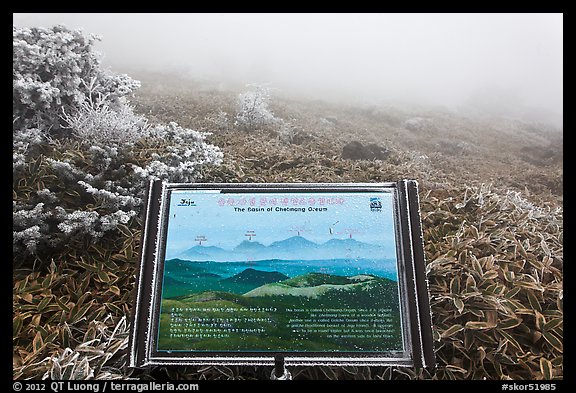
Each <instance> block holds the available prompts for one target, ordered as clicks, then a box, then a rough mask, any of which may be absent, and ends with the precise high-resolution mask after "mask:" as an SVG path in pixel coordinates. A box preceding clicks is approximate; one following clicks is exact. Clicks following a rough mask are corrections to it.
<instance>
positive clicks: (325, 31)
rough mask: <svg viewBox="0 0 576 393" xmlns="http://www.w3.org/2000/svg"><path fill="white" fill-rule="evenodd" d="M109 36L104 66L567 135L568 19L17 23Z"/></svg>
mask: <svg viewBox="0 0 576 393" xmlns="http://www.w3.org/2000/svg"><path fill="white" fill-rule="evenodd" d="M13 23H14V25H15V26H18V27H24V26H43V27H49V26H52V25H54V24H64V25H66V26H67V27H69V28H82V29H83V30H84V31H85V32H86V33H95V34H98V35H101V36H102V41H101V42H99V43H98V45H97V49H98V50H99V51H101V52H102V53H103V55H104V57H103V64H105V65H109V66H110V67H111V68H112V69H114V70H115V71H117V72H121V73H123V72H127V73H129V71H128V70H132V69H143V70H150V71H167V72H178V73H181V74H183V75H185V76H187V77H192V78H196V79H204V80H212V81H216V82H220V83H221V84H222V85H223V86H225V85H226V84H227V83H268V84H269V85H270V86H271V87H275V88H277V89H278V91H281V92H284V93H285V94H289V95H301V96H303V97H306V98H319V99H338V100H348V101H353V102H361V103H368V104H382V103H386V104H395V103H397V104H404V103H416V104H425V105H433V106H441V107H445V108H447V109H454V110H462V111H468V112H470V113H472V112H474V111H480V112H482V111H483V112H486V113H492V114H499V115H509V116H516V117H525V118H529V119H530V120H537V121H552V122H554V123H556V124H560V125H561V124H562V115H563V15H562V14H357V13H353V14H318V13H313V14H204V13H201V14H164V13H163V14H14V15H13Z"/></svg>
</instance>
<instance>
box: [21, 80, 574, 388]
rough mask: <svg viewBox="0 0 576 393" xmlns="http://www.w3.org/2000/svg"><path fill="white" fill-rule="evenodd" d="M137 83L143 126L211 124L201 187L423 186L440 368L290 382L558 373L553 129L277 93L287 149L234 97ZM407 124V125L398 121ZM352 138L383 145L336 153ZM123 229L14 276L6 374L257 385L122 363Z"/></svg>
mask: <svg viewBox="0 0 576 393" xmlns="http://www.w3.org/2000/svg"><path fill="white" fill-rule="evenodd" d="M133 76H134V77H136V78H137V79H138V78H139V79H141V80H142V82H143V83H142V85H143V87H142V89H141V90H140V91H139V93H138V95H137V96H136V97H135V99H134V100H133V103H134V104H135V106H136V110H137V111H138V112H140V113H143V114H145V115H146V116H148V118H149V119H151V121H162V122H167V121H176V122H178V123H179V124H180V125H181V126H184V127H189V128H193V129H197V130H201V131H202V130H204V131H212V132H214V134H213V135H212V136H211V137H210V142H211V143H214V144H216V145H218V146H220V147H221V149H222V151H223V152H224V157H225V158H224V163H223V165H221V166H220V167H216V168H211V169H208V170H206V172H205V173H204V180H205V181H206V182H377V181H395V180H399V179H402V178H412V179H416V180H418V181H419V184H420V202H421V210H422V221H423V229H424V243H425V252H426V263H427V273H428V279H429V288H430V295H431V303H432V317H433V324H434V338H435V347H436V356H437V368H436V369H435V370H413V369H406V368H382V367H298V368H294V369H293V370H292V374H293V375H294V377H295V378H298V379H390V378H413V379H483V378H487V379H506V378H512V379H542V378H545V379H548V378H563V291H562V286H563V222H562V215H563V208H562V203H563V156H562V145H563V139H562V134H561V132H559V131H554V130H550V129H547V128H546V127H544V126H541V125H534V124H523V123H521V122H517V121H513V120H502V119H473V118H466V117H462V116H457V115H454V114H451V113H449V112H448V111H444V110H442V109H441V108H440V109H434V110H430V109H421V108H403V109H398V108H392V107H376V106H372V107H370V106H354V105H343V104H330V103H326V102H320V101H298V100H295V99H290V98H280V96H275V98H274V100H273V101H272V103H271V109H272V112H273V113H274V114H275V115H276V116H277V117H278V118H281V119H283V120H284V122H285V124H288V125H289V129H290V130H291V136H292V139H291V140H292V142H293V143H290V142H288V141H287V140H286V138H285V136H284V135H283V134H280V133H279V132H278V129H277V128H275V127H274V126H270V127H264V128H262V129H258V130H253V131H252V132H242V131H237V130H235V129H234V127H233V124H232V123H233V117H234V113H235V106H234V105H235V98H236V93H237V92H238V91H240V90H238V91H236V92H234V91H224V90H221V89H217V88H214V87H212V86H210V85H208V84H207V83H198V82H191V81H182V80H178V79H177V78H175V77H169V76H158V75H151V74H140V75H138V74H137V73H135V74H134V75H133ZM222 113H226V114H227V121H226V118H225V117H223V115H222ZM416 117H418V118H420V120H418V122H417V123H418V124H419V126H418V127H412V126H410V124H411V123H410V121H409V122H408V123H407V122H406V121H407V120H409V119H414V118H416ZM353 140H357V141H360V142H362V143H377V144H380V145H382V146H385V147H386V148H387V149H388V150H390V151H391V154H390V156H389V158H388V159H386V160H384V161H375V160H372V161H369V160H359V161H352V160H345V159H342V158H341V151H342V147H343V146H344V145H345V144H346V143H348V142H351V141H353ZM121 229H122V231H121V234H120V235H115V236H107V237H106V238H105V239H103V241H101V242H99V243H82V242H77V243H72V244H69V245H68V246H67V248H66V249H65V250H63V251H62V252H61V254H60V255H59V256H57V258H56V259H54V260H53V261H46V264H45V265H46V268H42V269H36V268H33V267H31V266H29V267H20V268H18V269H15V270H14V272H13V277H14V286H13V306H14V314H13V315H14V320H13V369H14V377H15V378H42V376H44V375H46V376H51V377H54V378H58V377H61V378H62V377H79V378H80V377H87V376H92V377H97V378H127V377H132V378H166V377H169V378H176V379H181V378H190V379H230V378H234V379H267V378H268V377H269V374H270V368H265V367H264V368H257V367H242V366H234V367H232V366H206V367H183V368H168V369H166V368H159V369H154V370H151V371H147V372H144V371H140V370H132V371H130V370H126V369H125V368H124V366H125V365H126V361H127V354H126V344H127V339H128V336H127V334H128V322H129V321H127V320H126V319H125V316H128V315H130V310H131V302H132V298H131V295H132V290H133V289H134V274H135V265H136V261H137V259H138V250H139V243H140V234H141V231H140V230H141V221H138V220H135V221H134V223H132V224H131V225H129V226H125V227H121Z"/></svg>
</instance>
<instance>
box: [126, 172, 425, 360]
mask: <svg viewBox="0 0 576 393" xmlns="http://www.w3.org/2000/svg"><path fill="white" fill-rule="evenodd" d="M186 188H188V189H217V190H221V192H222V193H226V192H235V193H238V192H259V193H266V192H282V191H290V192H319V193H321V192H338V191H340V192H342V191H375V190H382V189H394V190H395V192H396V207H395V208H396V220H397V223H398V224H399V225H398V227H399V233H398V238H399V240H400V245H399V247H398V250H399V255H398V258H399V264H402V269H400V268H399V273H400V272H401V270H402V271H403V277H402V278H400V277H399V279H400V280H401V281H402V280H403V281H404V283H405V285H404V291H403V292H404V298H401V302H405V304H402V305H401V306H402V310H403V311H402V312H403V316H402V319H403V329H406V326H405V324H406V323H407V324H408V330H409V332H408V333H409V337H410V339H409V341H408V342H409V344H410V348H408V349H409V352H408V353H409V358H405V357H403V358H397V357H385V356H361V354H357V353H354V354H352V353H349V352H346V353H342V354H334V353H321V352H319V353H305V354H303V353H298V352H284V353H280V354H275V353H273V352H270V353H267V354H266V355H262V354H259V355H258V356H254V354H253V353H251V354H247V353H246V354H243V353H233V354H230V353H222V352H220V353H218V352H213V353H206V352H202V354H201V355H199V354H198V353H194V352H192V351H191V352H190V353H189V355H185V354H182V353H179V354H178V357H177V358H172V357H160V356H156V355H155V353H154V351H152V350H151V349H150V347H151V345H150V343H151V342H152V343H153V342H154V340H153V337H152V336H153V334H156V332H157V329H158V326H157V313H158V310H157V304H158V302H157V299H156V295H157V294H158V291H159V290H160V289H161V288H160V284H158V282H159V281H160V280H158V279H157V275H158V272H159V271H160V270H161V269H160V267H159V263H158V261H157V253H158V250H161V249H162V246H163V245H162V244H160V243H159V242H161V241H162V240H161V238H162V236H161V235H162V231H163V229H164V228H163V225H164V224H163V215H164V211H163V203H162V202H163V199H164V198H165V197H166V196H167V195H168V193H167V191H168V190H171V189H186ZM162 266H163V265H162ZM399 267H400V266H399ZM129 352H130V361H129V366H130V367H148V366H156V365H192V364H196V365H199V364H239V365H242V364H245V365H273V364H274V358H275V356H276V355H281V356H283V357H284V359H285V363H286V365H367V366H412V367H434V365H435V355H434V347H433V339H432V319H431V312H430V302H429V293H428V282H427V279H426V270H425V259H424V244H423V235H422V226H421V220H420V204H419V200H418V184H417V182H416V181H415V180H400V181H398V182H390V183H226V184H223V183H214V184H208V183H190V184H175V183H163V182H162V181H160V180H155V181H150V183H149V187H148V191H147V197H146V204H145V211H144V227H143V232H142V240H141V249H140V264H139V268H138V273H137V277H136V289H135V294H134V303H133V307H132V327H131V334H130V342H129Z"/></svg>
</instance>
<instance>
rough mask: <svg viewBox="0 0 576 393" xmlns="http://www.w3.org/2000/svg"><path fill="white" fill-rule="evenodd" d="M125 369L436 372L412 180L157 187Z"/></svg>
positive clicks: (153, 189) (151, 203) (153, 191)
mask: <svg viewBox="0 0 576 393" xmlns="http://www.w3.org/2000/svg"><path fill="white" fill-rule="evenodd" d="M137 284H138V285H137V296H136V302H135V307H134V323H133V327H132V330H133V331H132V341H131V345H130V348H131V365H132V366H146V365H161V364H182V365H184V364H255V365H258V364H262V365H272V364H273V363H274V358H275V356H277V355H278V354H281V355H282V356H283V357H284V359H285V362H286V364H287V365H306V364H331V365H335V364H341V365H345V364H362V365H415V366H431V365H433V363H434V353H433V348H432V335H431V319H430V307H429V301H428V291H427V285H426V277H425V270H424V253H423V244H422V231H421V227H420V214H419V206H418V193H417V185H416V182H415V181H409V180H403V181H400V182H397V183H378V184H372V183H370V184H357V183H353V184H351V183H343V184H167V183H161V182H159V181H157V182H152V183H151V184H150V189H149V195H148V201H147V209H146V219H145V227H144V235H143V239H142V253H141V263H140V274H139V277H138V281H137Z"/></svg>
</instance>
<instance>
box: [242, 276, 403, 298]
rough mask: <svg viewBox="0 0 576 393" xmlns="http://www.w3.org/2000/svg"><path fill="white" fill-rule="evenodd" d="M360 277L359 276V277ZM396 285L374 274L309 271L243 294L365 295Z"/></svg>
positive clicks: (256, 295) (336, 296)
mask: <svg viewBox="0 0 576 393" xmlns="http://www.w3.org/2000/svg"><path fill="white" fill-rule="evenodd" d="M359 277H360V278H359ZM390 286H392V287H396V283H395V282H394V281H391V280H388V279H385V278H379V277H376V276H369V275H363V276H353V277H344V276H335V275H330V274H322V273H309V274H305V275H302V276H298V277H295V278H293V279H289V280H285V281H282V282H278V283H272V284H266V285H262V286H260V287H258V288H256V289H253V290H251V291H249V292H247V293H245V294H244V296H247V297H262V296H303V297H307V298H312V299H318V298H321V297H324V296H325V295H328V294H330V295H332V296H331V297H334V298H338V297H339V296H342V295H346V296H345V297H346V298H348V297H350V296H352V295H353V294H356V295H361V296H365V294H366V293H369V292H371V291H372V290H379V291H380V290H381V289H383V288H387V287H390Z"/></svg>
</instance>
